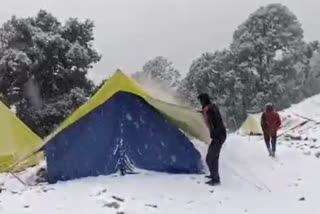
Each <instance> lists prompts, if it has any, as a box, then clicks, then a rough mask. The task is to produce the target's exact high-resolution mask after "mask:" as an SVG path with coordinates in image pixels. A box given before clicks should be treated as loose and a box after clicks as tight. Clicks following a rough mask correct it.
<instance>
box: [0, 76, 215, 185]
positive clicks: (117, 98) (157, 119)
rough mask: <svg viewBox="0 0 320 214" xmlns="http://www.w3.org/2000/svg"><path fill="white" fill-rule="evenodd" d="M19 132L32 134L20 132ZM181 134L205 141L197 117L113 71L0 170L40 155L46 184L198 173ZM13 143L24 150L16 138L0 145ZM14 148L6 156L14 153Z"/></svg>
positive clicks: (197, 161)
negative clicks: (131, 174)
mask: <svg viewBox="0 0 320 214" xmlns="http://www.w3.org/2000/svg"><path fill="white" fill-rule="evenodd" d="M15 120H18V119H17V118H15ZM19 124H22V122H20V121H19ZM24 130H27V131H28V133H29V134H30V133H32V132H31V131H30V130H29V129H27V128H26V127H24ZM25 132H26V131H25ZM18 134H21V135H24V134H25V133H24V132H20V131H19V133H18ZM186 135H188V136H192V137H195V138H198V139H200V140H202V141H203V142H209V139H210V138H209V135H208V133H207V131H206V128H205V125H204V123H203V119H202V117H201V114H200V113H198V112H196V111H193V110H191V109H188V108H184V107H181V106H177V105H172V104H168V103H165V102H162V101H160V100H157V99H154V98H152V97H151V96H150V95H148V94H147V93H146V92H145V91H143V90H142V88H141V87H140V86H138V84H137V83H136V82H135V81H133V80H132V79H130V78H129V77H127V76H126V75H124V74H123V73H122V72H121V71H117V72H116V74H115V75H114V76H113V77H112V78H111V79H109V81H107V82H106V83H105V84H104V85H103V87H101V89H100V90H99V91H98V92H97V93H96V94H95V95H94V96H93V97H92V98H91V99H90V100H89V101H88V102H86V103H85V104H84V105H82V106H81V107H80V108H78V109H77V110H76V111H75V112H73V113H72V114H71V115H70V116H69V117H68V118H67V119H66V120H65V121H64V122H63V123H62V124H61V125H60V126H59V128H58V129H57V130H56V131H55V132H54V133H52V134H51V135H50V136H49V137H48V138H47V139H45V140H44V141H40V140H39V138H38V137H36V136H35V135H34V134H33V133H32V136H34V138H37V139H38V140H37V141H36V143H31V142H32V141H31V140H30V141H28V143H29V144H28V145H30V146H29V147H28V149H23V152H20V153H17V154H15V157H17V158H14V159H12V161H11V162H10V163H8V164H6V167H5V168H3V171H5V170H11V169H12V167H14V168H16V166H19V165H17V164H20V163H21V162H26V161H27V162H29V164H27V165H25V166H30V165H32V164H35V163H36V162H37V161H38V160H39V158H37V159H36V160H35V161H30V160H34V157H39V155H38V156H35V155H36V154H38V153H39V152H40V151H44V153H45V156H46V161H47V170H48V180H49V182H51V183H54V182H56V181H59V180H69V179H74V178H80V177H86V176H96V175H107V174H111V173H115V172H117V171H121V172H122V173H126V172H128V171H131V170H134V169H135V168H139V169H146V170H153V171H159V172H168V173H200V172H202V170H203V165H202V161H201V156H200V153H199V152H198V151H197V150H196V149H195V147H194V145H193V144H192V143H191V142H190V140H189V138H188V137H187V136H186ZM13 136H14V135H13ZM16 141H17V142H19V143H21V144H23V145H27V143H26V142H25V141H20V139H16V140H12V141H4V142H1V143H2V144H9V143H8V142H10V143H11V142H16ZM19 146H21V147H23V146H22V145H20V144H19ZM19 146H18V147H16V148H14V149H13V150H11V151H17V150H18V148H19ZM30 148H31V149H30ZM1 155H2V154H1ZM4 155H5V154H4ZM30 158H31V159H30ZM13 162H16V164H14V165H12V163H13Z"/></svg>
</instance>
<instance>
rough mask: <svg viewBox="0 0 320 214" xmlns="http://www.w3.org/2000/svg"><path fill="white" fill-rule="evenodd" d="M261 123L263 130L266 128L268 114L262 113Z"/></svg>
mask: <svg viewBox="0 0 320 214" xmlns="http://www.w3.org/2000/svg"><path fill="white" fill-rule="evenodd" d="M260 125H261V128H262V130H265V129H266V116H265V114H264V113H262V115H261V119H260Z"/></svg>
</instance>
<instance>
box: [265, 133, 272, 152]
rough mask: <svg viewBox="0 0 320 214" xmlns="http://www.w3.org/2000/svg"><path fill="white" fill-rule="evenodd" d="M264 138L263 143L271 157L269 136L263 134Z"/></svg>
mask: <svg viewBox="0 0 320 214" xmlns="http://www.w3.org/2000/svg"><path fill="white" fill-rule="evenodd" d="M263 136H264V142H265V143H266V147H267V149H268V152H269V154H270V155H271V150H270V135H269V134H268V133H263Z"/></svg>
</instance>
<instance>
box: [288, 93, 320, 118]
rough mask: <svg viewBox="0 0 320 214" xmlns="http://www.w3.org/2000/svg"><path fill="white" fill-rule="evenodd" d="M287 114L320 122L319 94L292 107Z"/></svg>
mask: <svg viewBox="0 0 320 214" xmlns="http://www.w3.org/2000/svg"><path fill="white" fill-rule="evenodd" d="M287 112H291V113H295V114H298V115H302V116H305V117H308V118H310V119H313V120H316V121H318V122H320V94H318V95H315V96H312V97H310V98H308V99H305V100H304V101H302V102H301V103H298V104H295V105H292V106H291V107H290V108H289V109H288V110H287Z"/></svg>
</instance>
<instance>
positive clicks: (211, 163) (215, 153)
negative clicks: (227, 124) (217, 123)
mask: <svg viewBox="0 0 320 214" xmlns="http://www.w3.org/2000/svg"><path fill="white" fill-rule="evenodd" d="M224 141H225V139H223V140H212V141H211V143H210V145H209V149H208V154H207V157H206V162H207V165H208V168H209V171H210V176H211V178H212V180H214V181H220V176H219V157H220V151H221V147H222V145H223V143H224Z"/></svg>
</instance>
